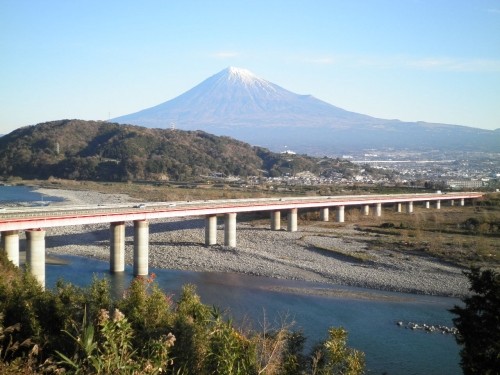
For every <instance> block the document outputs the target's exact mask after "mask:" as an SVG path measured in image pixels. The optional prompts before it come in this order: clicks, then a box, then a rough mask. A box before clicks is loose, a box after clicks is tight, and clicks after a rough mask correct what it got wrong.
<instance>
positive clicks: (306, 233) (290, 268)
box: [38, 189, 469, 296]
mask: <svg viewBox="0 0 500 375" xmlns="http://www.w3.org/2000/svg"><path fill="white" fill-rule="evenodd" d="M38 191H39V192H40V193H43V194H47V195H51V196H58V197H62V198H64V199H65V201H64V202H60V203H57V204H103V203H125V202H127V201H134V200H131V199H130V198H129V197H127V196H126V195H123V194H111V195H108V194H102V193H98V192H92V191H84V192H80V191H76V190H75V191H73V190H53V189H39V190H38ZM204 225H205V223H204V219H203V218H196V219H195V218H188V219H185V220H183V219H170V220H161V221H151V222H150V243H149V265H150V267H154V268H168V269H178V270H190V271H211V272H235V273H244V274H249V275H256V276H266V277H274V278H282V279H293V280H305V281H314V282H326V283H333V284H341V285H349V286H359V287H365V288H372V289H380V290H391V291H399V292H409V293H418V294H432V295H441V296H463V295H465V294H467V293H468V286H469V284H468V280H467V278H466V277H465V276H464V275H463V273H462V271H463V269H462V268H460V267H456V266H454V265H450V264H446V263H443V262H442V261H440V260H438V259H436V258H433V257H429V256H426V255H425V254H418V253H414V252H408V253H405V254H401V252H397V251H392V250H391V249H383V250H380V249H377V250H374V249H371V248H370V246H369V242H370V240H372V239H373V238H374V237H376V236H380V235H378V234H370V233H360V232H359V231H356V229H355V226H354V224H351V223H345V224H344V225H339V226H337V227H336V228H335V229H330V228H325V227H324V226H322V225H321V223H320V222H312V221H308V222H305V223H302V222H299V231H298V232H287V231H284V230H282V231H271V230H270V229H269V223H262V222H252V221H250V222H244V221H239V222H238V225H237V246H236V247H235V248H229V247H225V246H222V245H215V246H211V247H206V246H204V245H203V243H204ZM222 229H223V226H222V225H220V227H219V230H218V234H217V236H218V238H217V242H218V243H219V244H221V243H223V242H224V240H223V230H222ZM46 245H47V252H48V253H49V254H54V255H63V254H66V255H79V256H85V257H93V258H96V259H102V260H108V259H109V225H107V224H99V225H87V226H79V227H59V228H48V229H47V238H46ZM132 261H133V228H132V226H127V229H126V262H127V263H128V264H131V263H132Z"/></svg>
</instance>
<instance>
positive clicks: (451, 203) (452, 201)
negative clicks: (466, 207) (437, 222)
mask: <svg viewBox="0 0 500 375" xmlns="http://www.w3.org/2000/svg"><path fill="white" fill-rule="evenodd" d="M454 205H455V201H454V200H453V199H452V200H450V206H452V207H453V206H454Z"/></svg>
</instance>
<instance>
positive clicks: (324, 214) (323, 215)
mask: <svg viewBox="0 0 500 375" xmlns="http://www.w3.org/2000/svg"><path fill="white" fill-rule="evenodd" d="M319 219H320V220H321V221H328V220H330V210H329V209H328V207H322V208H320V211H319Z"/></svg>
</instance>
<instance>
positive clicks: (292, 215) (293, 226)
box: [287, 208, 299, 232]
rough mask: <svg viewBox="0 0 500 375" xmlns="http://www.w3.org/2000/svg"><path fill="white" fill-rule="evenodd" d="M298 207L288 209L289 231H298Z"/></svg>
mask: <svg viewBox="0 0 500 375" xmlns="http://www.w3.org/2000/svg"><path fill="white" fill-rule="evenodd" d="M298 211H299V210H298V209H297V208H291V209H290V210H289V211H288V217H287V220H288V223H287V229H288V231H289V232H297V213H298Z"/></svg>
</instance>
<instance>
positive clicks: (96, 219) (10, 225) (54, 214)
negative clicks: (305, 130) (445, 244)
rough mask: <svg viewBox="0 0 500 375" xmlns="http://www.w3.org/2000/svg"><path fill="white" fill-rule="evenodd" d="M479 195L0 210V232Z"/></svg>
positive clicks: (376, 196)
mask: <svg viewBox="0 0 500 375" xmlns="http://www.w3.org/2000/svg"><path fill="white" fill-rule="evenodd" d="M481 196H482V194H481V193H475V192H468V193H447V194H440V193H434V194H390V195H348V196H321V197H320V196H314V197H283V198H259V199H226V200H207V201H182V202H181V201H180V202H148V203H143V204H132V203H129V204H115V205H99V206H97V205H83V206H64V205H58V206H54V207H51V206H43V207H21V208H19V207H7V208H2V209H0V232H3V231H10V230H27V229H33V228H50V227H56V226H67V225H84V224H96V223H113V222H124V221H136V220H152V219H161V218H171V217H187V216H203V215H217V214H227V213H244V212H258V211H280V210H290V209H300V208H315V207H317V208H328V207H335V206H344V207H347V206H359V205H374V204H394V203H405V202H432V201H439V202H441V201H454V200H464V199H474V198H480V197H481Z"/></svg>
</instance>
